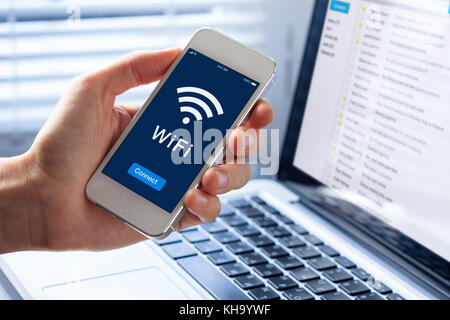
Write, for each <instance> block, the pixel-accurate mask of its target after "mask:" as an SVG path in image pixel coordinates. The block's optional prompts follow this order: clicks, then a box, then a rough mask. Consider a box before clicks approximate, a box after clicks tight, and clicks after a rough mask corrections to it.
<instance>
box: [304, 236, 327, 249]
mask: <svg viewBox="0 0 450 320" xmlns="http://www.w3.org/2000/svg"><path fill="white" fill-rule="evenodd" d="M303 238H305V240H306V241H308V242H309V243H311V244H313V245H315V246H320V245H322V244H323V241H322V240H320V239H319V238H317V237H316V236H314V235H312V234H307V235H305V236H304V237H303Z"/></svg>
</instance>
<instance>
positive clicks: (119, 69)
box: [88, 48, 181, 96]
mask: <svg viewBox="0 0 450 320" xmlns="http://www.w3.org/2000/svg"><path fill="white" fill-rule="evenodd" d="M180 52H181V49H179V48H175V49H169V50H165V51H156V52H145V51H137V52H132V53H130V54H128V55H126V56H125V57H123V58H122V59H120V60H119V61H117V62H115V63H113V64H112V65H110V66H108V67H106V68H105V69H102V70H100V71H98V72H95V73H92V74H90V75H88V77H89V78H91V80H92V82H93V83H95V84H96V86H97V88H98V89H100V90H102V91H101V92H105V91H106V92H108V93H112V94H114V95H115V96H117V95H119V94H121V93H123V92H125V91H127V90H128V89H131V88H134V87H137V86H140V85H143V84H147V83H150V82H153V81H157V80H159V79H161V78H162V76H163V75H164V73H165V72H166V71H167V69H169V67H170V65H171V64H172V63H173V62H174V61H175V59H176V58H177V57H178V55H179V54H180Z"/></svg>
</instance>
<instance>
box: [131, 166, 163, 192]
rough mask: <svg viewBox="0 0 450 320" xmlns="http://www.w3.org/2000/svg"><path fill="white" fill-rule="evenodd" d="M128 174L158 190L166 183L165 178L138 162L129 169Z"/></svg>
mask: <svg viewBox="0 0 450 320" xmlns="http://www.w3.org/2000/svg"><path fill="white" fill-rule="evenodd" d="M128 174H129V175H130V176H133V177H135V178H136V179H138V180H139V181H142V182H143V183H145V184H146V185H148V186H150V187H152V188H153V189H155V190H157V191H161V189H162V188H163V187H164V185H165V184H166V180H165V179H163V178H161V177H160V176H158V175H157V174H156V173H154V172H151V171H150V170H147V169H145V168H144V167H143V166H141V165H140V164H137V163H136V162H135V163H133V164H132V165H131V167H130V169H128Z"/></svg>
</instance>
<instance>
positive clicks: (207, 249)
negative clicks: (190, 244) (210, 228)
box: [195, 240, 222, 254]
mask: <svg viewBox="0 0 450 320" xmlns="http://www.w3.org/2000/svg"><path fill="white" fill-rule="evenodd" d="M195 247H196V248H197V249H198V250H199V251H200V252H201V253H204V254H207V253H211V252H217V251H221V250H222V247H221V246H220V245H219V244H218V243H217V242H215V241H211V240H208V241H203V242H198V243H196V244H195Z"/></svg>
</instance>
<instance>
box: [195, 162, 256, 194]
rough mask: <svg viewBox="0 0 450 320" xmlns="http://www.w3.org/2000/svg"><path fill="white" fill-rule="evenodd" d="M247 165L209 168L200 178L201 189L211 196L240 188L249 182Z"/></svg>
mask: <svg viewBox="0 0 450 320" xmlns="http://www.w3.org/2000/svg"><path fill="white" fill-rule="evenodd" d="M250 175H251V172H250V166H249V165H248V164H222V165H219V166H216V167H212V168H209V169H208V170H207V171H206V172H205V174H204V175H203V178H202V186H201V189H202V190H203V191H205V192H207V193H209V194H211V195H216V194H222V193H226V192H229V191H231V190H234V189H239V188H242V187H243V186H244V185H245V184H246V183H247V182H248V180H250Z"/></svg>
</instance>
